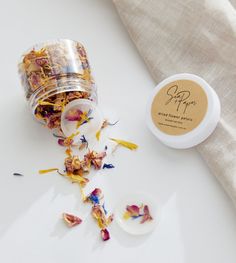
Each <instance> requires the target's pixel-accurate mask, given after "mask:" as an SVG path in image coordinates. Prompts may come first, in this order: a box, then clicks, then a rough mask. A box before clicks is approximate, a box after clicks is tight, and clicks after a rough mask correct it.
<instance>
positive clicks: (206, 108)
mask: <svg viewBox="0 0 236 263" xmlns="http://www.w3.org/2000/svg"><path fill="white" fill-rule="evenodd" d="M220 109H221V107H220V101H219V98H218V96H217V94H216V92H215V91H214V90H213V89H212V87H211V86H210V85H209V84H208V83H207V82H206V81H205V80H203V79H202V78H200V77H198V76H196V75H193V74H188V73H182V74H176V75H173V76H171V77H168V78H167V79H165V80H163V81H162V82H161V83H159V84H158V85H157V86H156V88H155V89H154V91H153V92H152V95H151V97H150V99H149V101H148V105H147V125H148V127H149V129H150V130H151V131H152V133H153V134H154V135H155V136H156V137H157V138H158V139H159V140H160V141H161V142H163V143H164V144H166V145H167V146H169V147H172V148H178V149H185V148H190V147H193V146H195V145H197V144H199V143H201V142H202V141H204V140H205V139H206V138H207V137H208V136H210V134H211V133H212V132H213V131H214V130H215V128H216V125H217V123H218V121H219V119H220Z"/></svg>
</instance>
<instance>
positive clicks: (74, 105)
mask: <svg viewBox="0 0 236 263" xmlns="http://www.w3.org/2000/svg"><path fill="white" fill-rule="evenodd" d="M77 111H79V112H83V113H85V114H87V118H88V120H87V121H85V122H84V123H83V122H80V123H79V125H78V121H76V120H75V121H73V115H72V118H68V116H69V115H71V114H76V112H77ZM102 123H103V118H102V114H101V112H100V110H99V109H98V107H97V106H96V104H95V103H94V102H92V101H90V100H87V99H77V100H73V101H71V102H70V103H68V104H67V105H66V107H65V109H64V111H63V113H62V115H61V129H62V131H63V133H64V134H65V136H66V137H69V136H71V135H72V134H73V133H74V134H75V133H76V132H78V131H79V135H80V136H81V135H84V136H85V137H86V138H89V139H91V138H93V139H94V140H95V139H96V132H97V131H98V130H99V129H100V128H101V126H102ZM78 137H79V136H78Z"/></svg>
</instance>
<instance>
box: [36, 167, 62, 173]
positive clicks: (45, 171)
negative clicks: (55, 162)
mask: <svg viewBox="0 0 236 263" xmlns="http://www.w3.org/2000/svg"><path fill="white" fill-rule="evenodd" d="M58 170H59V169H58V168H51V169H47V170H39V174H46V173H50V172H54V171H58Z"/></svg>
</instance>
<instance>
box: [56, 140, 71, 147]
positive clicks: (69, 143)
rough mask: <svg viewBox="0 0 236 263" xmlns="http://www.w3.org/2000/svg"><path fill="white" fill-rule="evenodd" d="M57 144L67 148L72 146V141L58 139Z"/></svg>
mask: <svg viewBox="0 0 236 263" xmlns="http://www.w3.org/2000/svg"><path fill="white" fill-rule="evenodd" d="M57 142H58V144H59V145H61V146H63V147H69V146H71V145H72V144H73V142H74V140H72V139H70V138H65V139H58V141H57Z"/></svg>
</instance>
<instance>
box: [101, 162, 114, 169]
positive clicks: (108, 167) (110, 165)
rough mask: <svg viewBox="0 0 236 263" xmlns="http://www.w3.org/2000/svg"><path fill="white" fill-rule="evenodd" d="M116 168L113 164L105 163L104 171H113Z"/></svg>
mask: <svg viewBox="0 0 236 263" xmlns="http://www.w3.org/2000/svg"><path fill="white" fill-rule="evenodd" d="M112 168H115V166H114V165H113V164H111V163H104V164H103V166H102V169H112Z"/></svg>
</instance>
